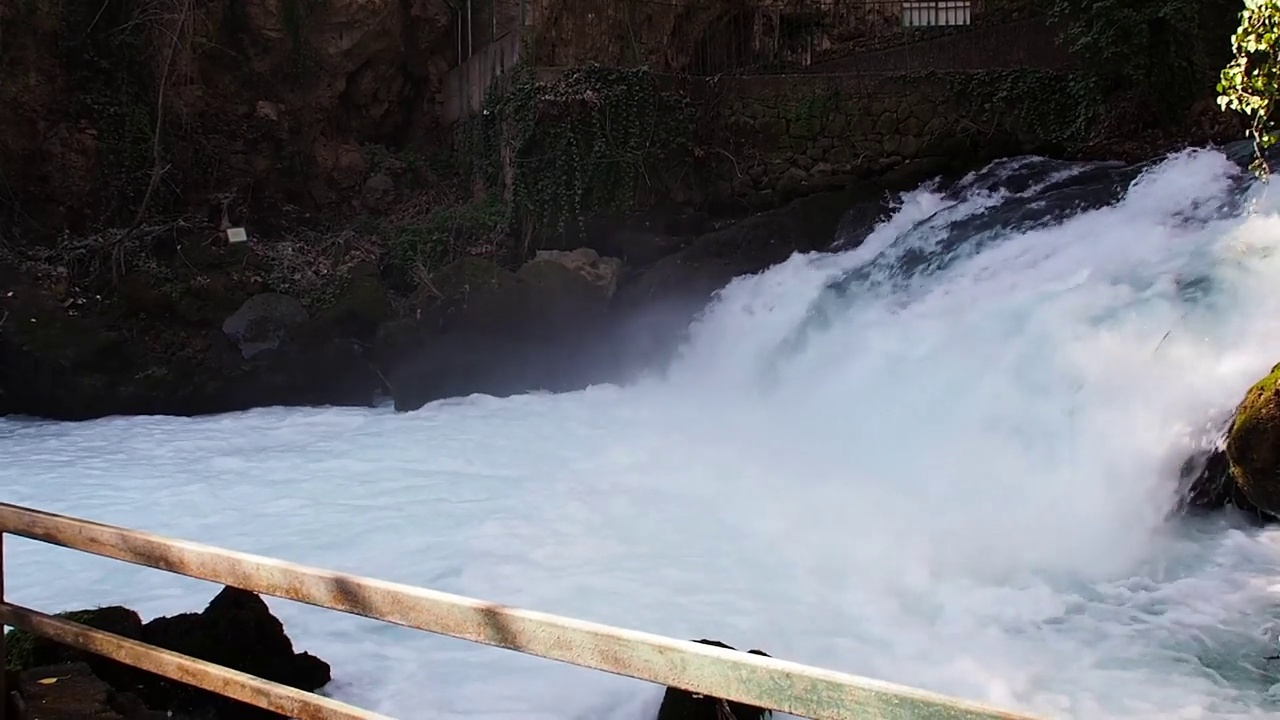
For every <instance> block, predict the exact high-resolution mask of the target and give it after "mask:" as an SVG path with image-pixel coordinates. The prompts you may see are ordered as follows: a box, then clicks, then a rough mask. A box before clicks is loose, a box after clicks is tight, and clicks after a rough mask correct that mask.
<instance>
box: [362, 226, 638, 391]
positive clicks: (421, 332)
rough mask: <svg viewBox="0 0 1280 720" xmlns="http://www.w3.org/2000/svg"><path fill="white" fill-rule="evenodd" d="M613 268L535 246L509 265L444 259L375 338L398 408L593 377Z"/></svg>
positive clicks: (602, 361) (601, 360)
mask: <svg viewBox="0 0 1280 720" xmlns="http://www.w3.org/2000/svg"><path fill="white" fill-rule="evenodd" d="M620 269H621V261H618V260H616V259H612V258H601V257H599V255H597V254H596V253H595V252H594V251H592V250H589V249H579V250H575V251H572V252H560V251H547V252H542V253H539V254H538V256H537V257H535V258H534V259H533V260H530V261H529V262H527V263H525V264H524V265H523V266H522V267H521V268H519V270H517V271H515V272H512V271H510V270H507V269H505V268H502V267H500V266H498V265H497V264H495V263H493V262H490V261H488V260H482V259H479V258H464V259H462V260H459V261H457V262H455V263H453V264H451V265H449V266H447V267H446V268H444V269H443V270H442V271H441V272H439V273H436V275H435V276H433V277H432V278H431V281H430V283H428V286H427V289H426V291H425V292H424V293H422V295H421V296H420V297H419V298H418V299H417V300H416V301H415V303H414V308H413V310H412V311H411V312H410V314H409V317H407V318H404V319H401V320H399V321H396V322H393V323H390V324H388V325H387V326H385V327H384V328H383V331H382V334H381V336H380V338H379V343H378V346H379V350H378V356H379V357H380V358H381V359H382V360H383V362H385V363H387V364H388V365H389V366H390V367H391V373H390V385H391V387H392V394H393V397H394V398H395V404H396V407H397V408H398V409H401V410H414V409H417V408H419V407H422V406H423V405H424V404H426V403H428V402H431V401H432V400H437V399H440V398H445V397H455V396H459V395H469V394H472V393H484V394H489V395H498V396H501V395H509V394H514V393H519V392H525V391H529V390H567V389H571V388H573V387H577V386H581V385H585V384H588V383H589V382H591V381H593V380H594V379H596V378H598V377H600V376H599V374H598V373H599V372H601V371H603V369H604V368H607V367H609V366H610V365H611V361H610V360H609V359H608V357H607V355H608V353H609V351H610V348H609V344H608V343H607V342H606V341H605V340H604V338H605V337H606V336H607V334H608V329H609V327H610V307H611V303H612V299H613V295H614V290H615V288H616V286H617V283H618V276H619V272H620Z"/></svg>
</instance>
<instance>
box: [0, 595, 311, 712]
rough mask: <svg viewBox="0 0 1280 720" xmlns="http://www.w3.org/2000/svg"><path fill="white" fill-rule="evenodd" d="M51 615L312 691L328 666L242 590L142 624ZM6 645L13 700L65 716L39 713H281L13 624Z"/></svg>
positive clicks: (91, 614) (120, 618)
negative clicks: (13, 676) (302, 649)
mask: <svg viewBox="0 0 1280 720" xmlns="http://www.w3.org/2000/svg"><path fill="white" fill-rule="evenodd" d="M61 617H66V618H67V619H70V620H73V621H75V622H79V623H82V624H84V625H88V626H90V627H94V628H98V629H100V630H104V631H106V632H110V633H113V634H116V635H120V636H121V637H125V638H128V639H131V640H141V641H142V642H145V643H147V644H150V645H155V646H157V647H160V648H164V649H166V650H172V651H174V652H178V653H182V654H184V655H189V656H192V657H195V658H198V659H200V660H205V661H208V662H212V663H215V664H218V665H221V666H223V667H228V668H231V669H233V670H239V671H240V672H244V673H248V674H250V675H256V676H257V677H261V678H264V679H267V680H271V681H274V682H278V683H281V684H284V685H288V686H290V687H294V688H298V689H299V690H305V691H308V692H311V691H315V690H318V689H320V688H321V687H324V686H325V685H326V684H328V682H329V679H330V675H329V666H328V664H327V663H325V662H324V661H323V660H320V659H319V658H317V657H315V656H313V655H310V654H308V653H297V652H294V648H293V643H292V642H291V641H290V640H289V637H288V635H286V634H285V631H284V626H283V625H281V623H280V621H279V620H277V619H276V618H275V616H273V615H272V614H271V612H270V610H269V609H268V608H267V605H266V603H264V602H263V601H262V599H261V598H260V597H258V596H257V595H255V594H253V593H250V592H246V591H244V590H237V589H234V588H224V589H223V590H222V592H220V593H218V595H217V596H216V597H215V598H214V599H213V600H212V601H211V602H210V603H209V605H208V606H207V607H206V608H205V609H204V611H203V612H200V613H186V614H183V615H177V616H174V617H162V618H156V619H155V620H152V621H150V622H147V623H143V622H142V620H141V618H139V617H138V615H137V613H135V612H134V611H132V610H129V609H128V608H123V607H106V608H97V609H93V610H81V611H76V612H71V613H63V614H62V615H61ZM6 641H7V643H8V649H9V657H8V665H9V670H11V671H13V672H16V673H18V678H17V681H16V685H15V687H16V688H17V689H18V690H19V693H20V696H21V698H22V701H23V702H25V703H26V704H27V705H29V706H34V705H35V704H36V703H40V704H41V707H45V708H48V707H57V708H60V710H59V712H65V713H72V714H64V715H57V714H47V715H46V714H41V715H39V717H48V718H50V720H59V719H60V718H62V717H66V718H72V717H77V718H80V717H84V718H95V719H100V720H115V718H117V717H121V718H125V719H126V720H134V719H135V718H137V719H138V720H144V719H145V720H150V718H151V717H153V716H156V715H155V713H156V712H158V713H161V714H160V715H159V717H163V716H164V714H169V715H170V716H177V717H185V716H191V717H203V718H210V717H212V718H227V719H231V718H234V719H235V720H242V719H243V720H258V719H261V720H273V719H274V720H280V719H281V718H282V716H280V715H278V714H275V713H270V712H267V711H264V710H259V709H257V708H254V707H251V706H248V705H245V704H243V703H240V702H236V701H233V700H228V699H226V698H223V697H220V696H217V695H214V694H212V693H208V692H205V691H203V690H198V689H196V688H192V687H190V686H187V685H183V684H180V683H175V682H172V681H169V680H164V679H162V678H159V677H157V676H155V675H152V674H150V673H147V672H143V671H140V670H136V669H133V668H131V667H129V666H126V665H123V664H121V663H117V662H114V661H112V660H107V659H105V658H102V657H99V656H96V655H92V654H89V653H84V652H81V651H79V650H73V649H71V648H67V647H64V646H62V645H59V644H57V643H54V642H52V641H50V640H45V639H43V638H39V637H34V636H32V635H29V634H27V633H25V632H22V631H20V630H13V631H10V632H9V634H8V635H7V636H6ZM48 677H57V678H64V677H65V678H66V679H67V680H68V681H69V682H67V683H66V684H64V685H62V686H59V684H58V683H59V682H62V680H58V681H55V682H53V683H42V682H40V680H41V679H42V678H48ZM95 679H96V680H97V681H99V682H95ZM104 686H105V687H104ZM75 712H80V713H83V714H79V715H77V714H74V713H75Z"/></svg>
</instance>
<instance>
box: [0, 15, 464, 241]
mask: <svg viewBox="0 0 1280 720" xmlns="http://www.w3.org/2000/svg"><path fill="white" fill-rule="evenodd" d="M450 12H451V10H450V7H449V4H448V2H447V0H325V1H324V2H320V1H318V0H106V2H105V3H103V2H99V0H62V1H61V2H60V1H59V0H15V1H14V2H9V3H5V4H0V76H2V77H4V78H5V81H4V83H2V84H0V183H3V185H2V189H3V191H4V193H5V197H4V202H5V205H6V206H7V210H8V215H9V217H7V218H6V220H8V221H9V222H16V221H20V220H21V221H27V222H31V223H35V224H37V225H40V226H42V227H43V228H44V229H46V230H51V231H57V230H63V229H69V230H78V229H82V228H84V227H86V226H92V225H110V224H118V225H119V224H128V223H129V222H131V221H132V220H133V218H134V216H135V215H137V213H138V212H139V208H140V207H141V206H142V205H143V204H144V198H145V199H146V200H145V204H147V205H148V207H149V209H150V210H151V211H152V212H155V211H157V210H162V209H164V208H165V207H166V206H167V205H171V204H175V203H177V202H179V201H180V200H185V201H187V203H188V204H189V203H190V201H191V200H192V199H193V198H202V197H204V196H210V200H211V202H212V203H213V204H214V205H215V206H219V205H220V204H221V203H222V201H223V200H225V199H227V198H231V197H238V198H239V200H241V201H244V200H246V199H249V198H252V199H253V201H254V202H257V203H290V204H295V205H299V206H302V207H308V206H314V205H319V206H324V205H326V204H329V203H332V202H333V201H334V200H335V199H336V198H337V197H338V196H339V194H340V192H341V191H342V190H344V189H348V188H349V186H350V185H352V184H353V183H354V182H356V181H357V180H358V178H359V177H360V176H361V175H362V174H363V163H364V162H365V160H364V159H363V157H362V156H361V153H360V152H359V150H358V144H359V143H364V142H371V143H397V142H402V141H406V140H409V139H412V138H413V137H415V136H417V137H421V136H424V135H430V133H432V132H433V131H435V130H436V127H435V121H434V115H435V94H436V92H437V90H438V88H439V82H440V78H441V77H442V76H443V74H444V73H445V71H446V70H447V68H448V66H449V62H450V60H451V59H452V58H451V56H450V53H451V52H453V50H454V48H453V46H452V44H451V43H449V42H447V41H442V39H444V38H447V36H448V34H449V32H450Z"/></svg>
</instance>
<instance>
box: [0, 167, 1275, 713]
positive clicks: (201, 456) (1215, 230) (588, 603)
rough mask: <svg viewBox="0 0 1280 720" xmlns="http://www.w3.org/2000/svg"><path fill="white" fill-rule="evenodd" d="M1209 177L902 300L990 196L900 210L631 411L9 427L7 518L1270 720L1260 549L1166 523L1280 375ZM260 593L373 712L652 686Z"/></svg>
mask: <svg viewBox="0 0 1280 720" xmlns="http://www.w3.org/2000/svg"><path fill="white" fill-rule="evenodd" d="M1234 172H1237V171H1236V170H1235V168H1234V166H1232V165H1230V164H1229V163H1228V162H1227V161H1226V160H1225V159H1224V158H1223V157H1222V156H1221V155H1219V154H1216V153H1212V152H1205V151H1196V152H1188V153H1184V154H1180V155H1177V156H1173V157H1171V158H1169V159H1168V160H1167V161H1165V162H1164V163H1163V164H1162V165H1160V166H1159V167H1157V168H1156V169H1154V170H1152V171H1151V172H1149V173H1147V174H1146V175H1144V176H1143V177H1142V178H1141V179H1139V180H1138V181H1137V182H1136V183H1135V184H1134V186H1133V188H1132V189H1131V191H1130V192H1129V193H1128V194H1127V195H1126V196H1125V198H1124V199H1123V200H1122V201H1120V202H1119V203H1117V204H1115V205H1113V206H1111V207H1107V208H1104V209H1100V210H1095V211H1091V212H1087V213H1083V214H1080V215H1076V216H1074V217H1071V218H1069V219H1067V220H1065V221H1063V222H1059V223H1056V224H1052V225H1050V226H1046V227H1043V228H1040V229H1038V230H1033V231H1028V232H1020V233H1006V234H1005V235H1004V236H1003V237H1001V238H998V239H997V240H996V241H994V242H991V243H989V244H986V245H984V246H982V247H981V248H979V249H969V250H963V249H962V250H961V251H960V252H959V254H958V255H957V258H956V259H955V261H954V262H952V263H951V264H950V265H948V266H946V267H945V268H943V269H940V270H937V271H935V272H931V273H928V274H923V275H918V276H914V277H913V276H903V275H901V274H895V273H893V272H891V268H892V267H894V265H893V263H889V262H887V261H886V259H887V258H892V257H899V256H901V254H902V253H903V252H904V251H906V250H908V249H909V248H912V247H915V248H918V249H921V250H927V251H934V252H936V251H938V249H939V247H940V246H939V238H940V237H941V234H940V232H941V231H942V230H945V225H946V224H945V223H934V224H933V225H930V223H928V222H924V223H922V222H921V221H924V220H926V219H927V218H929V217H937V216H936V215H935V213H938V211H940V210H942V211H945V212H946V213H948V214H949V215H954V216H956V217H963V216H966V215H969V216H972V215H974V214H977V213H982V212H987V211H989V209H990V208H991V207H992V206H993V205H994V204H996V203H997V202H998V201H999V199H1000V198H1001V197H1002V196H1001V195H1000V194H999V193H996V194H990V193H987V194H982V195H978V194H974V195H972V196H968V197H962V198H960V199H958V200H956V199H947V198H945V197H944V196H942V195H941V194H939V193H937V192H935V191H932V190H930V189H927V188H926V189H922V190H919V191H917V192H915V193H911V194H908V195H907V196H906V197H905V198H904V199H903V202H902V205H901V207H900V208H899V210H898V211H897V213H896V214H895V216H894V218H893V219H891V220H890V221H888V222H887V223H886V224H884V225H883V226H882V227H880V228H878V229H877V231H876V232H875V233H873V235H872V236H871V237H870V238H869V239H868V240H867V241H866V242H865V243H864V244H863V245H862V246H861V247H860V248H858V249H855V250H852V251H849V252H844V253H839V254H834V255H808V256H796V257H793V258H792V259H791V260H789V261H787V262H785V263H783V264H781V265H779V266H777V267H775V268H772V269H770V270H768V271H766V272H764V273H761V274H759V275H755V276H751V277H745V278H740V279H738V280H736V281H735V282H734V283H732V284H731V285H730V286H729V287H728V288H726V289H725V290H724V291H723V292H722V293H721V294H720V295H719V296H718V298H717V300H716V301H715V302H714V303H713V305H712V306H710V307H709V308H708V310H707V311H706V313H704V315H703V316H702V317H701V318H700V319H699V321H698V322H697V324H696V327H695V328H694V332H693V336H692V341H691V342H690V344H689V345H688V347H686V348H685V349H684V351H683V353H682V355H681V357H680V358H679V360H678V362H677V363H676V364H675V365H674V366H673V367H672V368H671V369H670V371H669V372H666V373H663V374H662V375H661V376H656V377H652V378H649V379H646V380H644V381H641V382H638V383H636V384H634V385H631V386H629V387H621V388H619V387H596V388H591V389H589V390H586V391H583V392H577V393H567V394H562V395H546V394H531V395H526V396H521V397H514V398H508V399H494V398H485V397H473V398H468V399H464V400H454V401H445V402H440V403H435V404H432V405H429V406H427V407H426V408H423V409H422V410H420V411H417V412H414V413H408V414H395V413H393V412H391V411H389V410H385V409H380V410H358V409H261V410H255V411H252V412H246V413H239V414H234V415H227V416H220V417H211V418H198V419H179V418H113V419H106V420H101V421H96V422H89V423H81V424H61V423H33V422H17V421H0V449H2V450H3V454H4V458H5V462H4V463H3V465H0V498H3V499H4V500H5V501H9V502H16V503H21V504H30V505H34V506H38V507H41V508H44V509H48V510H52V511H56V512H66V513H71V514H75V515H79V516H84V517H89V518H92V519H95V520H99V521H103V522H110V523H117V524H122V525H127V526H132V527H138V528H142V529H146V530H149V531H154V532H161V533H166V534H171V535H176V536H179V537H183V538H189V539H193V540H199V541H205V542H212V543H215V544H218V545H222V546H225V547H230V548H234V549H238V550H245V551H250V552H256V553H262V554H267V555H273V556H278V557H282V558H285V559H289V560H293V561H297V562H303V563H308V564H314V565H319V566H322V567H326V568H331V569H335V570H341V571H349V572H357V573H360V574H364V575H370V576H373V577H378V578H385V579H390V580H396V581H401V582H408V583H413V584H418V585H423V586H427V587H431V588H436V589H440V590H445V591H449V592H456V593H461V594H465V595H471V596H476V597H480V598H484V599H488V600H493V601H498V602H504V603H509V604H513V605H518V606H524V607H530V608H534V609H538V610H543V611H549V612H556V613H562V614H567V615H571V616H575V617H581V618H584V619H590V620H596V621H602V622H607V623H612V624H617V625H621V626H624V627H630V628H636V629H642V630H648V631H652V632H658V633H663V634H668V635H673V636H676V637H709V638H716V639H720V640H723V641H725V642H728V643H730V644H732V645H735V646H738V647H741V648H744V649H745V648H749V647H758V648H761V649H764V650H766V651H768V652H769V653H771V654H773V655H775V656H778V657H783V658H787V659H791V660H797V661H800V662H807V663H813V664H817V665H822V666H828V667H832V668H835V669H840V670H845V671H849V672H854V673H859V674H865V675H870V676H873V677H877V678H881V679H885V680H890V681H895V682H901V683H906V684H911V685H917V686H920V687H924V688H927V689H930V690H935V691H940V692H946V693H953V694H958V695H962V696H965V697H969V698H974V699H978V700H983V701H989V702H993V703H997V704H1001V705H1007V706H1009V707H1011V708H1016V709H1024V710H1030V711H1035V712H1040V713H1044V714H1046V715H1049V716H1055V717H1079V718H1152V719H1154V718H1188V719H1190V718H1231V717H1274V716H1275V715H1276V713H1278V712H1280V686H1278V685H1277V684H1278V683H1280V663H1268V662H1266V661H1264V660H1263V657H1264V656H1266V655H1268V654H1274V653H1275V652H1276V647H1277V646H1276V645H1275V642H1274V639H1273V638H1269V637H1268V635H1267V634H1268V632H1272V633H1274V630H1273V629H1272V628H1274V627H1276V625H1277V623H1280V610H1278V608H1280V602H1278V601H1280V592H1278V591H1277V588H1278V587H1280V578H1277V574H1280V573H1277V565H1278V561H1280V546H1278V544H1280V533H1277V532H1276V531H1259V530H1255V529H1248V528H1244V527H1242V526H1233V525H1231V524H1230V523H1229V522H1227V521H1225V520H1222V521H1210V522H1187V521H1180V520H1171V519H1169V518H1168V517H1167V513H1168V510H1169V509H1170V507H1171V506H1172V503H1173V501H1174V495H1175V490H1176V485H1177V481H1176V477H1177V467H1178V465H1179V464H1180V462H1181V461H1182V459H1183V458H1184V457H1185V456H1186V454H1187V452H1188V451H1189V448H1190V447H1191V446H1192V444H1193V443H1194V442H1195V441H1197V440H1198V439H1199V438H1200V436H1201V435H1202V434H1203V433H1204V427H1205V424H1206V423H1207V422H1209V421H1211V420H1212V419H1213V418H1214V417H1218V416H1221V414H1222V413H1225V412H1227V411H1229V410H1230V408H1231V406H1232V405H1233V404H1234V403H1235V402H1236V401H1237V400H1238V399H1239V397H1240V396H1241V395H1242V393H1243V391H1244V390H1245V389H1246V388H1247V387H1248V386H1249V384H1250V383H1251V382H1252V381H1253V380H1255V379H1256V378H1257V377H1259V376H1260V375H1261V374H1263V373H1265V372H1266V371H1267V369H1268V368H1269V367H1270V366H1271V365H1272V364H1273V363H1275V362H1276V361H1277V360H1280V292H1277V291H1276V288H1277V287H1280V285H1278V283H1280V254H1277V253H1276V250H1277V248H1278V247H1280V213H1278V212H1277V211H1278V210H1280V206H1277V203H1276V202H1275V200H1274V196H1270V197H1269V196H1263V197H1261V198H1260V200H1259V204H1258V207H1257V209H1256V212H1254V213H1253V214H1249V215H1242V216H1240V217H1234V218H1230V219H1226V220H1206V218H1208V217H1209V214H1208V213H1209V210H1211V209H1212V208H1213V207H1214V206H1215V205H1216V204H1218V203H1219V202H1220V201H1221V200H1222V199H1223V197H1224V194H1225V193H1226V192H1227V187H1228V182H1229V179H1230V177H1231V176H1232V174H1233V173H1234ZM1188 218H1190V219H1188ZM877 263H879V264H877ZM864 266H866V267H870V268H872V269H873V270H872V272H871V273H870V278H871V279H870V280H869V281H868V282H866V283H864V284H863V285H861V286H859V287H856V288H854V290H853V292H852V293H851V295H850V296H849V297H848V298H846V299H844V300H832V299H831V298H828V297H827V296H826V295H824V293H823V290H822V289H823V287H824V286H825V285H827V284H828V283H830V282H831V281H833V280H835V279H837V278H838V277H840V276H841V274H842V273H844V272H847V271H849V270H852V269H856V268H859V267H864ZM1200 277H1207V278H1208V279H1209V282H1208V285H1207V289H1206V290H1204V291H1203V292H1202V297H1199V298H1198V299H1192V298H1189V297H1188V290H1187V284H1188V283H1189V282H1191V281H1193V280H1196V279H1197V278H1200ZM822 303H834V305H828V306H827V309H828V310H829V312H828V314H827V318H828V320H827V322H826V324H825V325H816V326H813V327H811V328H810V331H809V332H808V333H807V335H805V340H804V342H803V343H800V344H798V345H794V346H788V347H790V349H789V350H787V351H785V352H780V351H779V347H780V343H784V341H785V340H786V339H787V338H788V337H790V336H792V335H793V334H794V333H795V332H796V331H797V328H801V327H805V326H806V325H805V323H806V318H808V317H810V316H811V315H812V312H813V310H814V308H815V307H818V306H819V305H821V304H822ZM7 560H8V568H7V570H8V573H7V575H8V588H7V589H8V591H9V594H10V596H11V598H12V599H13V600H14V601H16V602H19V603H23V604H28V605H31V606H34V607H37V608H41V609H46V610H60V609H68V608H73V607H80V606H85V605H94V604H108V603H123V604H127V605H130V606H132V607H135V608H137V609H139V610H140V611H142V612H143V613H144V614H145V615H147V616H148V617H149V616H153V615H157V614H165V613H173V612H179V611H185V610H191V609H195V608H196V607H198V606H200V605H201V604H202V603H203V602H204V601H206V600H207V599H208V597H210V596H211V595H212V593H213V592H214V591H215V588H213V587H210V586H207V585H205V584H203V583H199V582H196V581H190V580H185V579H181V578H174V577H172V576H168V575H166V574H164V573H160V572H156V571H149V570H143V569H138V568H131V567H127V566H123V565H120V564H118V563H113V562H111V561H106V560H101V559H94V558H87V557H83V556H80V555H78V554H75V553H71V552H68V551H64V550H57V549H54V548H48V547H44V546H40V545H37V544H35V543H30V542H24V541H18V540H12V541H10V543H9V548H8V552H7ZM271 605H272V607H273V609H274V610H276V611H277V613H278V614H280V615H281V617H282V618H283V619H284V621H285V623H286V627H287V628H288V630H289V632H290V634H291V635H292V636H293V638H294V640H295V643H296V644H297V645H298V647H299V648H300V649H305V650H308V651H311V652H314V653H316V654H317V655H319V656H321V657H323V658H325V659H327V660H329V661H331V662H332V663H333V665H334V674H335V678H336V680H335V682H334V684H333V686H332V687H331V688H330V690H331V692H332V693H333V694H335V695H337V696H339V697H341V698H343V699H346V700H349V701H352V702H356V703H358V704H361V705H364V706H366V707H369V708H371V709H374V710H378V711H382V712H386V713H389V714H392V715H396V716H399V717H405V718H452V717H468V718H491V719H494V720H497V719H499V718H503V719H505V718H511V719H513V720H514V719H515V718H530V719H535V718H574V719H577V718H618V719H620V720H639V719H641V718H649V717H652V713H653V712H654V710H655V709H656V707H657V703H658V701H659V699H660V697H661V688H658V687H654V686H651V685H646V684H644V683H639V682H636V681H632V680H628V679H625V678H618V677H613V676H609V675H606V674H603V673H595V672H592V671H589V670H584V669H580V668H573V667H569V666H564V665H560V664H557V663H553V662H549V661H543V660H538V659H534V658H527V657H523V656H520V655H517V654H515V653H510V652H505V651H501V650H496V649H491V648H483V647H477V646H471V645H468V644H466V643H462V642H460V641H454V640H449V639H442V638H436V637H432V636H428V635H426V634H422V633H415V632H413V631H409V630H405V629H401V628H392V627H385V626H381V625H379V624H377V623H374V622H372V621H367V620H363V619H358V618H351V617H347V616H343V615H340V614H336V613H330V612H326V611H322V610H319V609H315V608H309V607H303V606H299V605H296V604H293V603H288V602H284V601H271Z"/></svg>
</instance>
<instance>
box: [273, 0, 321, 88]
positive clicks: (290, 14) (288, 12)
mask: <svg viewBox="0 0 1280 720" xmlns="http://www.w3.org/2000/svg"><path fill="white" fill-rule="evenodd" d="M323 4H324V0H283V2H281V4H280V15H281V18H280V19H281V21H282V22H283V24H284V31H285V34H287V35H288V36H289V44H290V59H291V61H292V62H291V67H290V69H291V70H292V72H293V73H294V74H295V75H297V74H299V73H301V72H302V71H304V70H306V69H307V67H308V66H309V65H310V62H311V52H312V51H311V46H310V45H308V44H307V39H306V37H305V35H304V30H305V29H306V22H307V18H309V17H310V16H311V13H313V12H315V11H316V10H317V9H318V8H320V7H321V6H322V5H323Z"/></svg>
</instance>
